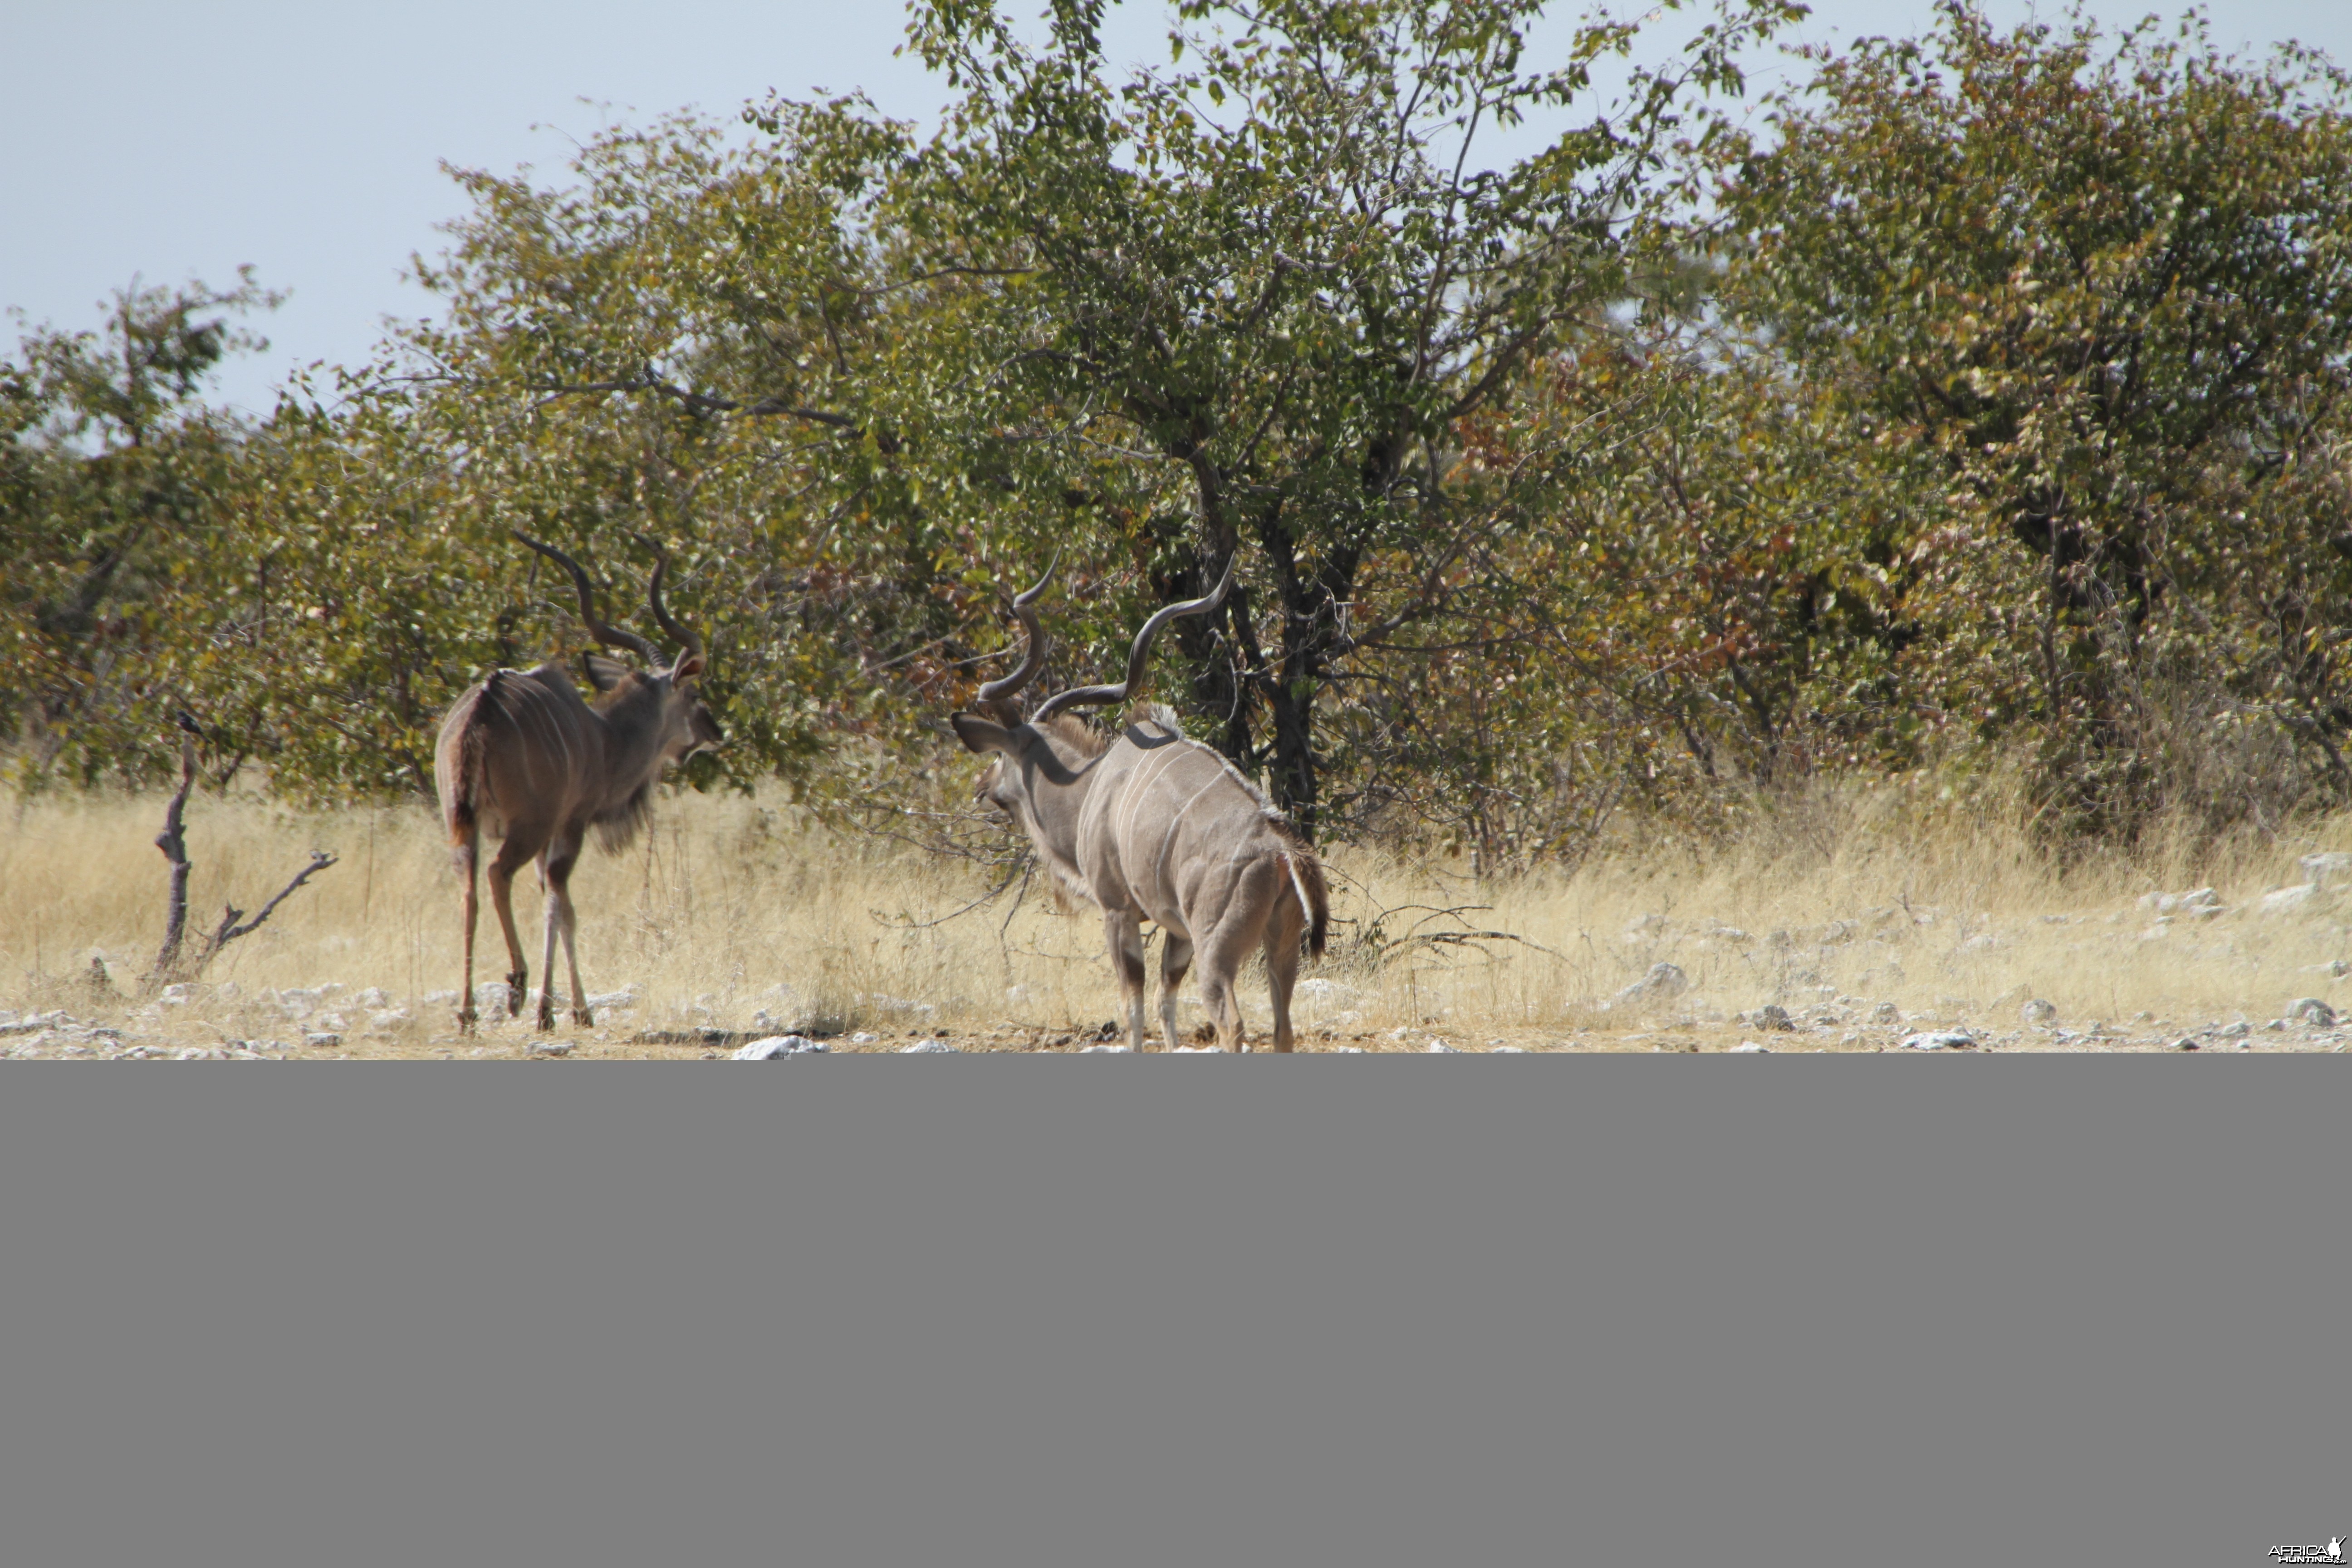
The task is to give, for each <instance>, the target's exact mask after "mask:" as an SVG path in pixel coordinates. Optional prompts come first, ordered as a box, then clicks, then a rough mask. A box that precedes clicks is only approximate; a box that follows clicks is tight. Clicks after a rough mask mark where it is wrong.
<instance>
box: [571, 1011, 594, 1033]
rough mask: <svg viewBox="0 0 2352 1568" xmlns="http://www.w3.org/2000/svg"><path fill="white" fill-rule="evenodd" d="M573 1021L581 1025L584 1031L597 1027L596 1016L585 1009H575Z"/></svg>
mask: <svg viewBox="0 0 2352 1568" xmlns="http://www.w3.org/2000/svg"><path fill="white" fill-rule="evenodd" d="M572 1022H573V1023H575V1024H577V1025H579V1026H581V1027H582V1028H583V1029H593V1028H594V1027H595V1026H596V1017H595V1015H594V1014H593V1013H591V1012H590V1011H589V1010H588V1009H587V1008H585V1007H574V1008H573V1009H572Z"/></svg>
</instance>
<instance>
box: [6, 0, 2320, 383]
mask: <svg viewBox="0 0 2352 1568" xmlns="http://www.w3.org/2000/svg"><path fill="white" fill-rule="evenodd" d="M1638 6H1639V0H1622V3H1621V5H1620V6H1619V9H1620V11H1621V13H1623V14H1633V13H1635V12H1637V11H1638ZM1578 9H1579V7H1578V6H1577V5H1573V4H1569V5H1562V6H1561V7H1560V11H1559V16H1560V18H1561V19H1562V20H1563V21H1565V20H1567V19H1570V18H1571V17H1572V16H1574V15H1575V14H1576V12H1577V11H1578ZM1990 9H1991V10H1992V12H1993V14H1994V15H1995V16H1996V17H1997V18H1998V19H2000V20H2003V21H2009V20H2014V19H2017V18H2021V17H2022V16H2024V15H2026V14H2027V12H2028V11H2029V10H2031V9H2033V7H2032V6H2030V5H2028V4H2027V3H2026V0H1993V3H1992V5H1991V6H1990ZM2058 9H2059V8H2058V7H2057V6H2054V5H2046V4H2045V5H2041V6H2040V7H2039V10H2040V14H2042V16H2055V15H2056V14H2057V12H2058ZM2089 9H2090V10H2091V12H2092V14H2093V15H2095V16H2099V17H2101V18H2102V19H2103V20H2107V21H2111V22H2112V21H2119V20H2126V19H2130V18H2135V17H2137V16H2142V15H2145V14H2146V13H2147V12H2148V11H2150V10H2156V11H2159V12H2161V13H2162V14H2164V15H2166V16H2172V15H2175V14H2177V13H2178V11H2179V5H2173V4H2154V5H2151V4H2149V3H2148V0H2139V3H2137V4H2127V3H2123V0H2094V3H2093V4H2092V5H2090V6H2089ZM1929 14H1930V5H1929V0H1816V3H1815V5H1814V16H1813V18H1812V19H1811V21H1810V22H1808V23H1807V24H1806V25H1805V26H1803V27H1802V28H1801V29H1799V30H1798V33H1797V34H1796V35H1795V36H1796V37H1800V38H1802V39H1810V40H1815V41H1822V42H1832V41H1836V40H1840V39H1843V38H1846V37H1853V36H1854V35H1856V34H1857V33H1867V32H1875V33H1903V32H1910V31H1917V30H1920V29H1922V28H1923V27H1924V26H1926V24H1927V18H1928V16H1929ZM2213 15H2214V16H2215V22H2214V31H2215V34H2216V36H2217V37H2219V38H2220V39H2221V41H2222V42H2224V43H2225V44H2229V45H2232V46H2252V47H2254V48H2257V49H2262V48H2266V47H2268V46H2269V45H2270V44H2271V43H2273V41H2275V40H2277V39H2281V38H2285V37H2299V38H2301V39H2302V40H2303V41H2304V42H2305V43H2309V44H2314V45H2317V46H2318V47H2323V48H2326V49H2327V50H2328V51H2329V52H2330V53H2331V54H2333V55H2334V56H2335V58H2336V59H2338V60H2340V61H2347V62H2352V0H2234V3H2232V4H2227V5H2221V6H2217V7H2215V8H2214V12H2213ZM901 28H902V14H901V12H900V11H899V10H898V7H897V5H895V4H891V3H889V0H883V3H879V4H877V3H872V0H868V3H866V4H857V3H855V0H850V3H840V0H835V3H833V4H813V3H810V0H767V3H765V4H752V3H748V0H669V3H667V4H665V5H658V6H655V5H622V4H615V3H613V0H569V3H567V4H565V5H548V4H542V3H539V0H530V3H501V0H478V3H475V4H457V3H454V0H411V3H409V4H404V5H400V6H398V7H391V6H367V7H361V6H352V5H320V4H318V3H317V0H309V3H307V4H292V3H289V0H210V3H207V4H205V5H188V4H186V0H178V3H175V4H158V3H152V0H149V3H141V0H75V3H73V4H70V5H68V4H64V3H61V0H48V3H46V4H43V3H38V0H0V148H5V150H6V151H5V155H0V307H7V306H15V307H18V308H21V309H22V310H24V311H25V313H26V316H27V317H28V318H30V320H32V321H36V322H37V321H49V322H52V323H54V324H56V325H58V326H61V327H84V326H90V325H94V324H95V323H96V321H97V319H98V309H97V302H98V301H99V300H101V299H103V298H104V297H105V295H106V294H107V293H108V291H109V290H110V289H112V288H114V287H116V286H118V285H120V284H121V283H123V282H125V281H127V280H128V279H130V277H131V274H133V273H134V272H135V273H140V274H142V275H143V276H144V277H145V278H146V279H148V280H149V281H151V282H153V281H178V280H181V279H185V278H187V277H189V276H190V275H191V274H194V275H197V276H201V277H202V278H204V279H206V280H207V281H209V282H213V283H215V284H218V283H225V282H227V281H229V280H230V279H233V277H234V275H235V272H236V267H237V265H238V264H239V263H240V262H251V263H253V264H254V265H255V267H256V268H257V270H258V277H259V279H260V280H261V281H262V282H264V283H266V284H268V285H270V286H273V287H278V288H286V289H292V290H293V297H292V299H291V300H289V301H288V303H287V304H286V306H285V307H284V308H283V309H282V310H278V312H277V313H276V314H275V315H274V316H272V317H269V318H268V319H267V320H266V321H264V322H262V323H261V326H262V330H263V331H266V332H267V333H268V336H269V338H270V340H271V343H272V347H271V349H270V352H269V353H267V354H265V355H261V356H257V358H255V359H253V360H251V361H248V362H246V363H242V364H239V365H236V366H234V367H232V368H231V370H230V371H229V372H228V373H227V374H226V375H225V376H224V378H223V380H222V384H221V388H220V390H221V391H222V393H223V394H224V395H226V396H227V397H229V398H230V399H232V400H233V401H235V402H236V403H238V404H240V405H244V406H247V407H248V408H252V409H255V410H257V411H259V410H263V409H266V408H267V407H268V405H269V403H270V401H271V397H270V392H271V388H272V387H273V386H274V385H275V384H277V383H278V381H279V380H280V379H282V377H283V376H284V375H285V374H286V372H287V370H288V369H289V367H290V366H292V365H294V364H298V363H303V362H305V361H309V360H313V359H327V360H333V361H341V362H345V363H352V362H356V361H357V360H359V359H361V358H362V357H363V356H364V355H365V354H366V353H367V351H368V348H369V346H370V345H371V344H372V343H373V342H375V341H376V340H377V338H378V337H379V336H380V335H381V326H382V321H383V317H384V316H386V315H387V314H393V315H406V314H416V313H420V312H423V311H425V310H427V309H429V306H430V302H429V300H426V298H425V296H424V295H423V294H422V293H420V292H419V291H418V290H416V289H414V288H411V287H407V286H404V285H403V284H402V283H401V282H400V281H399V276H398V275H399V273H400V271H401V270H402V268H403V267H404V264H405V263H406V261H407V259H408V258H409V256H410V254H411V253H412V252H416V251H423V252H425V254H427V255H428V256H429V255H431V254H433V253H435V252H436V251H437V249H438V248H439V247H440V244H441V236H440V235H439V234H438V232H437V231H436V228H435V225H436V224H437V223H439V222H442V221H444V220H446V219H447V218H449V217H451V216H455V215H456V214H457V213H458V212H459V211H461V210H462V207H463V203H462V201H461V199H460V196H459V194H458V192H457V189H456V187H455V186H453V185H452V184H450V183H449V182H448V180H447V179H446V177H445V176H444V175H443V174H441V173H440V169H439V163H440V161H441V160H444V159H446V160H448V161H449V162H451V163H458V164H462V165H468V166H474V167H484V168H489V169H494V170H499V171H509V170H511V169H513V168H514V167H516V166H517V165H519V164H525V163H528V164H531V165H534V166H536V167H539V168H541V169H543V170H545V171H547V172H548V174H550V175H551V176H553V175H554V174H557V173H558V172H559V171H560V170H561V167H562V163H563V161H564V158H565V156H566V154H567V153H569V151H570V148H571V143H570V142H569V140H568V139H567V135H568V134H585V133H586V132H589V131H591V130H593V128H594V126H595V125H596V123H597V122H598V119H599V113H598V111H597V110H594V109H593V108H590V107H587V106H585V105H583V103H582V102H581V101H580V100H582V99H583V98H584V99H588V100H595V101H598V102H609V103H612V104H614V105H617V106H621V107H623V108H625V109H626V110H633V111H634V113H633V115H632V118H636V119H646V118H651V117H652V116H654V115H656V114H658V113H660V112H662V111H664V110H671V109H676V108H679V107H681V106H685V105H688V104H692V105H698V106H699V107H700V108H702V109H704V110H708V111H710V112H712V113H714V114H719V115H724V114H727V113H730V112H731V111H732V110H735V109H736V108H737V107H739V106H740V104H741V103H742V102H743V101H744V100H747V99H752V98H759V97H763V96H765V95H766V93H767V91H768V90H769V89H771V88H773V89H779V90H781V91H783V92H786V93H789V94H792V95H794V96H802V95H804V94H806V93H807V92H808V91H809V90H810V89H812V88H813V87H824V88H826V89H832V90H835V91H842V90H846V89H850V88H853V87H857V88H864V89H866V91H867V92H868V93H869V94H871V96H872V97H873V98H874V100H876V102H877V104H879V105H880V106H881V108H882V109H884V110H886V111H887V112H889V113H892V114H896V115H900V116H904V117H907V118H913V119H920V120H926V121H928V120H929V117H930V115H931V112H932V111H933V110H935V109H936V108H937V106H938V104H939V102H940V100H941V98H942V97H943V96H944V93H943V89H941V88H940V86H939V85H938V84H936V83H934V82H932V81H930V80H929V79H927V78H926V77H925V76H924V74H923V72H922V70H921V68H919V65H918V64H916V63H915V62H914V61H913V60H912V59H910V58H893V55H892V50H893V49H894V48H895V47H897V46H898V42H899V40H900V37H901ZM1163 34H1164V27H1163V26H1162V24H1161V23H1160V11H1159V7H1158V5H1128V6H1124V7H1121V8H1120V9H1119V11H1118V12H1116V13H1115V14H1114V22H1113V26H1112V48H1113V53H1114V54H1115V55H1118V56H1122V57H1124V58H1151V59H1153V60H1155V61H1157V60H1162V59H1165V58H1166V54H1165V50H1164V46H1163V45H1162V43H1161V42H1160V40H1161V38H1162V36H1163ZM1759 67H1760V68H1762V69H1763V71H1764V72H1765V73H1769V72H1770V71H1772V70H1773V69H1775V68H1776V66H1775V62H1773V61H1770V60H1766V61H1759ZM534 125H536V126H539V127H541V129H538V130H533V129H532V128H533V126H534ZM14 337H15V326H14V323H13V322H6V321H0V342H13V340H14Z"/></svg>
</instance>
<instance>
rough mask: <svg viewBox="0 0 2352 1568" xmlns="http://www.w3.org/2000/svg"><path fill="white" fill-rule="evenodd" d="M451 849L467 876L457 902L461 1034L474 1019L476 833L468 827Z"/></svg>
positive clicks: (478, 847) (477, 890)
mask: <svg viewBox="0 0 2352 1568" xmlns="http://www.w3.org/2000/svg"><path fill="white" fill-rule="evenodd" d="M452 853H453V854H454V856H455V858H456V859H457V874H458V875H459V876H461V877H463V878H464V879H466V888H465V891H464V893H463V894H461V895H460V898H459V905H460V907H461V908H462V909H463V910H465V926H466V988H465V989H464V990H463V991H460V992H458V993H457V1032H458V1033H459V1034H461V1035H470V1034H472V1033H473V1032H474V1023H475V1017H474V925H475V922H476V920H477V918H478V916H479V915H480V913H481V908H482V900H481V889H480V881H481V875H480V873H481V867H480V859H481V840H480V838H479V837H478V835H476V834H475V833H473V832H471V831H468V832H467V834H466V836H465V837H462V838H460V839H459V840H457V846H456V847H455V848H454V850H453V851H452Z"/></svg>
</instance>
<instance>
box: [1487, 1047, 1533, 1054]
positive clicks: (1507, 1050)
mask: <svg viewBox="0 0 2352 1568" xmlns="http://www.w3.org/2000/svg"><path fill="white" fill-rule="evenodd" d="M1486 1050H1487V1053H1488V1054H1489V1055H1491V1056H1497V1057H1523V1056H1526V1055H1527V1054H1528V1048H1527V1047H1525V1046H1488V1047H1486Z"/></svg>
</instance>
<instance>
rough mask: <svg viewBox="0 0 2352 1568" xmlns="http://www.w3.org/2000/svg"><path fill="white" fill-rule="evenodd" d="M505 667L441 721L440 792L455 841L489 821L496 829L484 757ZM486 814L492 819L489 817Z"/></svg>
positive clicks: (436, 780) (436, 766)
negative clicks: (497, 685) (486, 819)
mask: <svg viewBox="0 0 2352 1568" xmlns="http://www.w3.org/2000/svg"><path fill="white" fill-rule="evenodd" d="M504 673H505V671H503V670H500V671H497V672H495V673H493V674H492V675H491V677H490V679H488V680H486V681H484V682H483V683H482V684H481V685H479V686H478V687H476V688H474V689H473V690H471V691H469V692H467V694H466V695H465V696H464V697H462V698H460V699H458V701H457V707H455V708H453V709H451V710H449V717H448V719H447V720H446V721H444V722H443V724H442V726H441V739H440V743H439V744H438V745H436V747H435V748H434V752H433V785H434V792H435V793H436V795H439V796H440V797H441V825H442V826H443V827H445V828H446V829H447V830H448V834H449V842H450V843H451V844H453V845H460V846H462V845H465V844H467V843H469V842H471V841H472V840H473V838H474V837H475V836H476V834H477V833H478V832H479V831H480V830H481V829H482V828H483V827H485V826H488V827H489V828H491V829H492V830H493V831H495V830H496V828H497V826H498V824H497V821H496V816H497V811H496V806H495V803H494V802H492V801H491V800H490V798H489V776H488V769H487V768H486V767H485V765H484V760H485V755H486V752H487V751H488V742H489V728H490V725H491V723H492V722H493V721H494V719H495V716H496V715H497V713H498V711H499V701H498V695H497V693H496V691H495V690H494V689H493V688H494V687H495V686H496V684H497V682H498V679H499V676H500V675H503V674H504ZM486 808H487V809H486ZM485 817H488V818H490V819H491V820H489V821H488V822H485V821H484V818H485Z"/></svg>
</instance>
